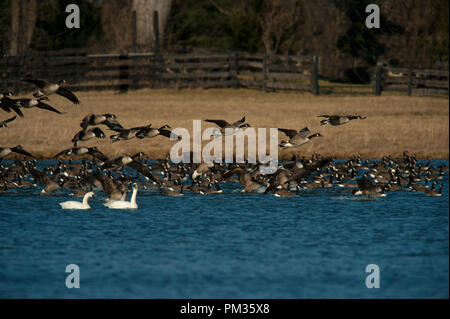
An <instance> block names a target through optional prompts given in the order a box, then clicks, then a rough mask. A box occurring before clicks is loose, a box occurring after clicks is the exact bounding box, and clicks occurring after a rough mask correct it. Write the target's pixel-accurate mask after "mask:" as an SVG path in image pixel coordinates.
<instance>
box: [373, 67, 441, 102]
mask: <svg viewBox="0 0 450 319" xmlns="http://www.w3.org/2000/svg"><path fill="white" fill-rule="evenodd" d="M448 81H449V71H448V67H447V70H434V69H415V68H411V67H410V68H384V69H383V72H382V74H381V82H382V84H381V90H382V91H391V92H404V93H406V94H407V95H408V96H411V95H438V96H449V82H448ZM380 93H381V92H380Z"/></svg>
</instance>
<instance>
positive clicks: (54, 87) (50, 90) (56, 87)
mask: <svg viewBox="0 0 450 319" xmlns="http://www.w3.org/2000/svg"><path fill="white" fill-rule="evenodd" d="M22 81H23V82H27V83H32V84H34V85H36V86H37V87H39V91H38V92H36V93H35V94H34V97H35V98H40V97H43V96H48V95H52V94H58V95H60V96H62V97H65V98H66V99H68V100H69V101H71V102H72V103H74V104H80V100H79V99H78V98H77V97H76V96H75V94H73V92H72V91H70V90H69V89H66V88H64V87H62V86H61V84H64V83H66V81H65V80H61V81H59V82H58V83H51V82H48V81H46V80H43V79H29V78H27V79H22Z"/></svg>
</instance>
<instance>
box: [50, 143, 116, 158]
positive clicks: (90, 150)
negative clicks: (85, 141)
mask: <svg viewBox="0 0 450 319" xmlns="http://www.w3.org/2000/svg"><path fill="white" fill-rule="evenodd" d="M61 155H75V156H83V155H91V156H92V157H94V158H97V159H99V160H100V161H106V160H108V158H107V157H106V156H105V155H104V154H103V153H102V152H100V151H99V150H98V149H97V147H95V146H94V147H84V146H81V147H71V148H68V149H65V150H63V151H61V152H59V153H58V154H56V155H55V156H53V157H54V158H58V157H59V156H61Z"/></svg>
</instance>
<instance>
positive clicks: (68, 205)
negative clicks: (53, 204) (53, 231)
mask: <svg viewBox="0 0 450 319" xmlns="http://www.w3.org/2000/svg"><path fill="white" fill-rule="evenodd" d="M93 196H94V192H87V193H86V194H84V197H83V202H76V201H72V200H70V201H67V202H62V203H59V205H61V207H62V209H90V208H91V206H89V204H88V199H89V198H91V197H93Z"/></svg>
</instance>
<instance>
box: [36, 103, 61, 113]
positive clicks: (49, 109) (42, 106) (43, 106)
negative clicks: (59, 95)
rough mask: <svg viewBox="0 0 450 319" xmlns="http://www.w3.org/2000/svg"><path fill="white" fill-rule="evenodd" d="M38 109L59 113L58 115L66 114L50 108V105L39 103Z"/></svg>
mask: <svg viewBox="0 0 450 319" xmlns="http://www.w3.org/2000/svg"><path fill="white" fill-rule="evenodd" d="M36 107H38V108H40V109H44V110H48V111H52V112H55V113H58V114H64V113H61V112H60V111H58V110H57V109H55V108H54V107H53V106H50V105H48V104H46V103H42V102H39V103H38V104H37V105H36Z"/></svg>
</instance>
